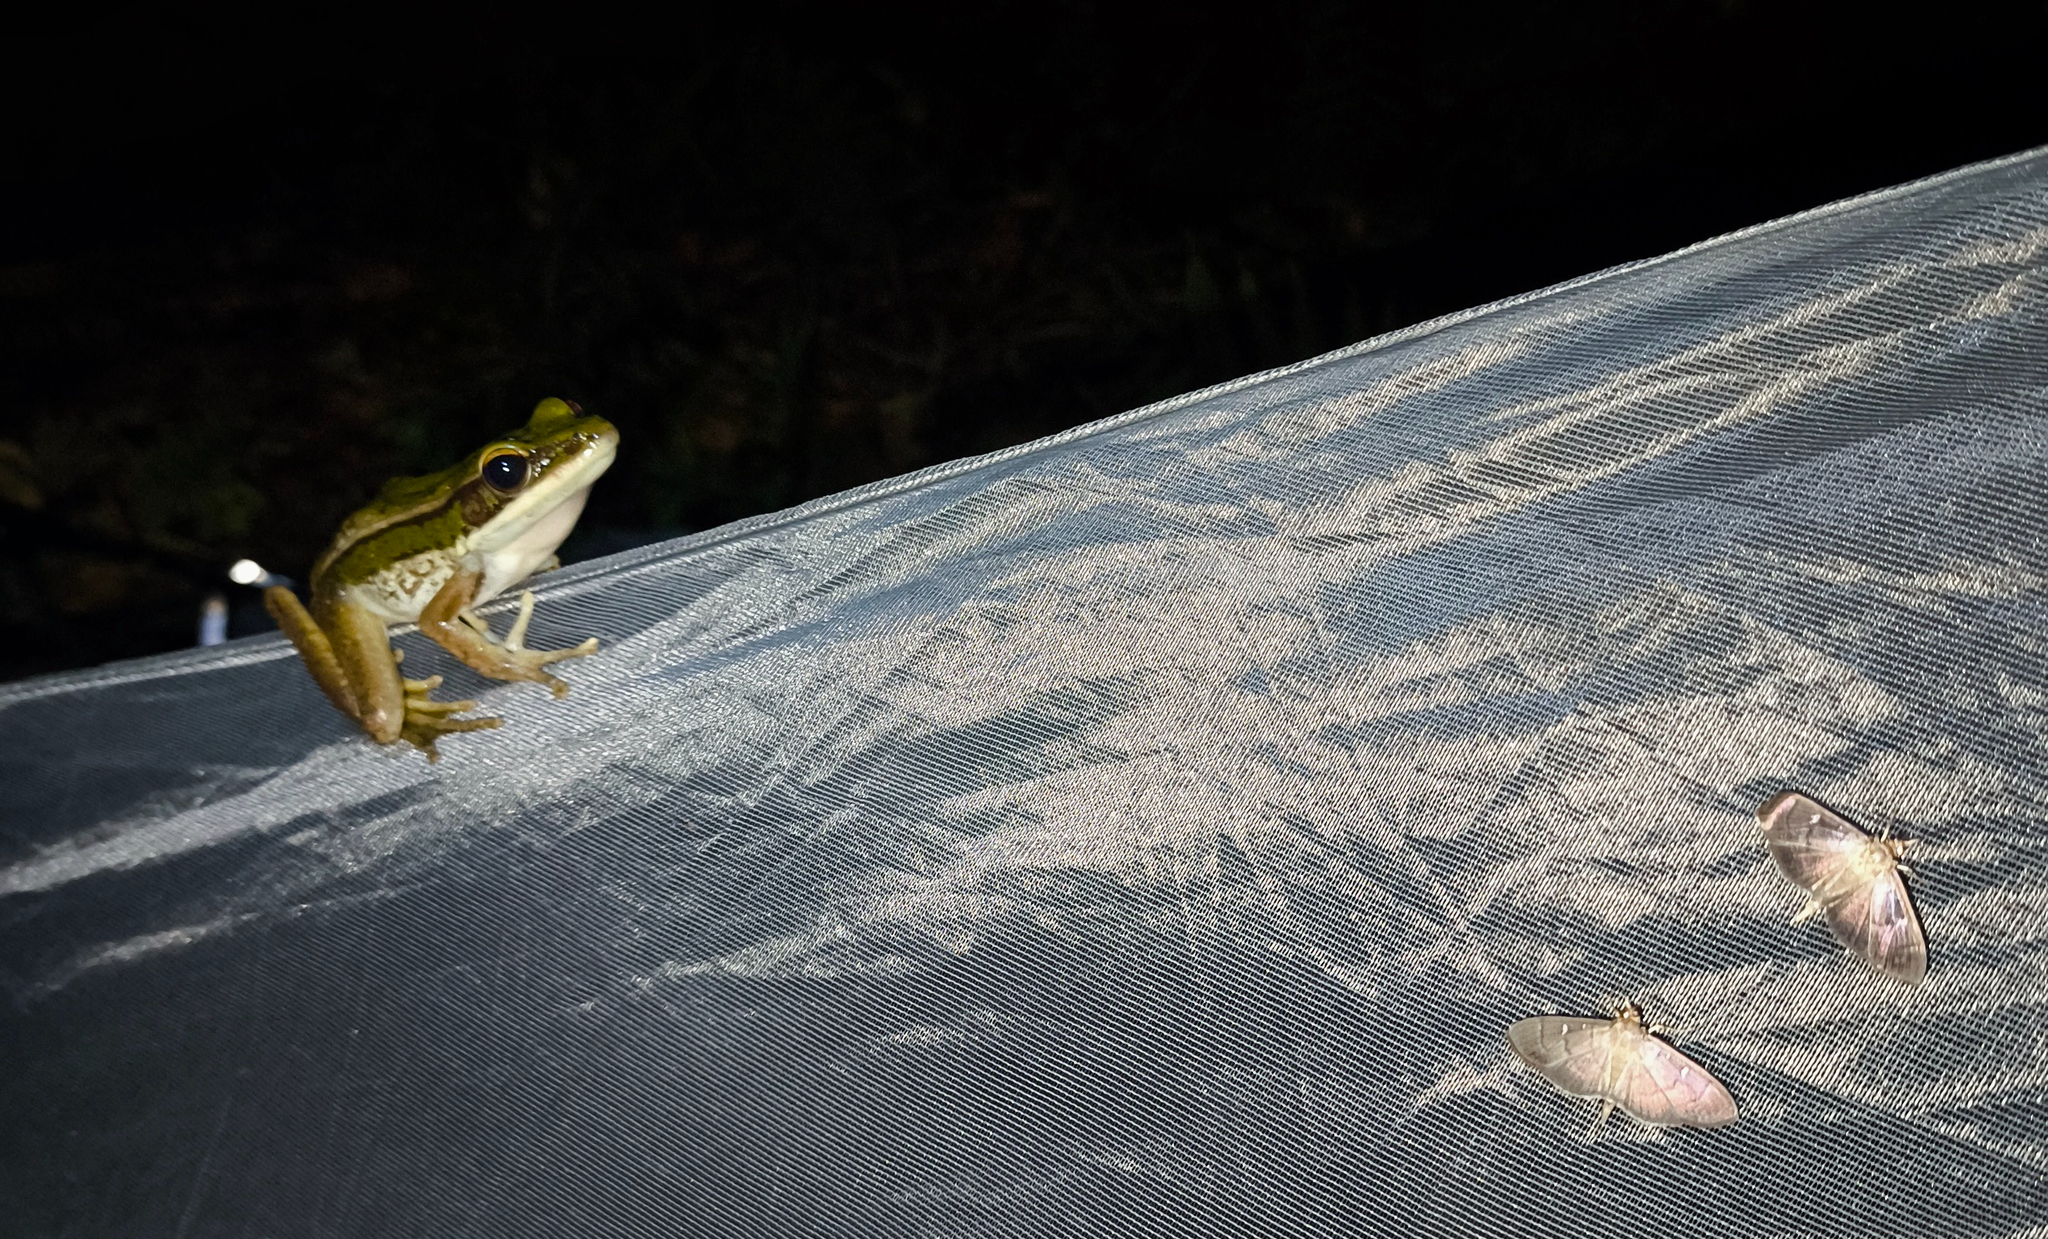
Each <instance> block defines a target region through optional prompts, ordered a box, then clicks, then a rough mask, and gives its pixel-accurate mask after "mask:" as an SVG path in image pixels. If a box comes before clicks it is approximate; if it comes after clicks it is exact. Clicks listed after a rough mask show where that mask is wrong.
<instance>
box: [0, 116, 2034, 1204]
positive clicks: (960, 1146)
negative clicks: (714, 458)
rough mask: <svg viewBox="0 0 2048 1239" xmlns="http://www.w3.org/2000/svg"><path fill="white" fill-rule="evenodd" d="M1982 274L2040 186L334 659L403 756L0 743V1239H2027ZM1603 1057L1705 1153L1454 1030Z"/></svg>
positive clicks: (131, 674)
mask: <svg viewBox="0 0 2048 1239" xmlns="http://www.w3.org/2000/svg"><path fill="white" fill-rule="evenodd" d="M2044 256H2048V152H2036V153H2030V154H2027V155H2022V156H2016V157H2014V158H2012V159H2009V160H2005V161H2002V162H1999V163H1996V164H1990V165H1984V166H1980V167H1976V168H1972V169H1966V170H1964V171H1963V172H1960V173H1956V174H1952V175H1949V176H1946V177H1941V178H1937V179H1935V180H1932V181H1928V182H1923V183H1920V184H1917V185H1912V186H1907V187H1904V188H1902V189H1898V190H1894V191H1890V192H1887V193H1883V194H1879V195H1875V196H1873V197H1870V198H1866V199H1861V200H1858V201H1855V202H1851V203H1846V204H1843V205H1840V206H1836V207H1832V208H1828V209H1825V210H1821V211H1818V212H1814V213H1811V214H1808V215H1805V216H1801V217H1798V218H1795V219H1791V220H1787V221H1783V222H1780V223H1777V224H1772V225H1768V226H1765V227H1761V228H1758V229H1754V230H1752V231H1750V232H1747V233H1743V234H1740V235H1737V236H1733V237H1728V238H1723V239H1721V240H1718V241H1715V242H1712V243H1709V244H1706V245H1703V246H1699V247H1696V248H1694V249H1691V250H1688V251H1685V252H1683V253H1680V254H1676V255H1672V256H1669V257H1667V258H1663V259H1659V260H1656V261H1653V262H1648V263H1644V264H1640V265H1637V266H1634V267H1631V268H1626V269H1622V270H1618V271H1613V272H1608V273H1605V274H1602V275H1599V276H1595V277H1591V278H1588V279H1585V280H1581V281H1578V282H1576V283H1573V284H1570V285H1567V286H1563V287H1560V288H1556V289H1551V290H1548V291H1545V292H1542V293H1539V294H1536V295H1533V296H1530V297H1526V298H1521V299H1518V300H1515V301H1512V302H1508V303H1504V304H1500V305H1496V306H1492V307H1487V308H1485V309H1482V310H1478V311H1474V312H1472V313H1469V314H1464V315H1458V316H1454V317H1452V318H1450V319H1446V320H1442V321H1439V322H1436V323H1431V324H1427V325H1425V326H1423V327H1420V328H1416V329H1413V330H1410V331H1406V332H1402V333H1399V334H1396V335H1393V336H1389V337H1385V338H1382V339H1379V340H1375V341H1371V342H1368V343H1366V344H1363V345H1360V346H1358V347H1356V348H1354V349H1350V350H1347V351H1345V352H1342V353H1339V354H1335V355H1332V356H1329V357H1324V358H1321V359H1318V360H1316V361H1313V362H1309V363H1305V364H1303V365H1300V366H1296V367H1292V368H1290V369H1287V370H1284V371H1279V372H1275V373H1271V374H1266V375H1260V376H1255V377H1253V378H1250V379H1246V380H1243V381H1241V382H1238V383H1234V384H1230V385H1227V386H1225V387H1222V388H1217V389H1214V390H1211V391H1207V392H1202V393H1198V394H1196V395H1193V396H1190V397H1187V398H1184V399H1181V400H1176V401H1172V402H1169V403H1167V404H1164V405H1161V406H1157V407H1154V408H1150V409H1144V410H1139V411H1137V412H1134V413H1131V414H1128V415H1126V416H1123V417H1119V418H1115V419H1112V420H1110V421H1107V422H1103V423H1099V424H1096V425H1093V426H1090V427H1086V428H1084V429H1082V430H1079V431H1076V432H1073V433H1070V434H1066V435H1062V436H1059V437H1057V438H1055V439H1051V440H1048V441H1045V442H1042V443H1037V444H1033V445H1030V446H1027V447H1024V448H1020V449H1017V450H1014V451H1009V452H1004V453H1000V454H997V455H994V456H990V457H985V458H981V459H976V460H969V461H963V462H960V463H957V464H955V465H951V466H947V467H943V468H939V469H935V470H930V471H927V472H925V473H922V474H917V475H913V476H910V477H906V478H902V479H898V480H896V481H893V482H890V483H886V484H881V485H877V486H873V487H869V488H866V489H863V490H859V491H854V492H850V493H848V494H844V495H840V496H836V497H833V498H831V499H827V500H823V501H820V502H817V503H814V504H811V505H808V506H806V507H803V508H799V509H795V510H793V511H790V512H786V513H781V514H778V515H776V516H774V517H770V518H765V519H761V520H758V521H753V522H749V523H746V524H742V525H739V526H735V527H731V528H727V529H723V530H718V531H714V532H712V533H708V534H705V535H702V536H699V537H693V538H689V539H684V540H682V541H678V542H673V543H668V544H665V545H662V546H659V547H654V548H649V549H647V550H644V551H640V552H635V553H632V554H629V555H624V556H616V557H613V558H611V559H609V560H605V561H601V562H598V563H594V564H588V565H583V566H580V567H578V568H576V569H572V570H570V571H567V572H564V573H560V574H557V575H556V576H554V577H551V578H547V579H546V580H545V581H544V583H543V585H542V588H541V590H540V595H541V597H540V607H539V612H538V615H537V618H536V621H535V627H534V633H533V636H532V638H531V641H532V643H533V644H536V645H565V644H568V643H570V642H573V641H575V640H577V639H579V638H582V637H584V636H586V635H591V634H595V635H597V636H598V637H600V638H601V639H602V641H603V643H604V644H603V648H602V649H601V650H600V652H599V653H598V654H597V655H595V656H594V657H591V658H588V659H584V660H581V661H578V662H576V663H573V664H571V665H569V666H568V667H567V669H566V670H565V675H566V676H567V677H568V678H569V679H571V680H572V681H573V684H574V688H573V691H572V692H571V693H570V694H569V696H568V697H567V698H566V699H564V700H562V701H554V700H551V699H549V698H548V696H547V694H546V693H545V692H543V691H541V690H539V689H537V688H535V687H533V686H530V685H520V686H502V685H487V684H484V683H482V682H480V681H477V680H475V679H473V678H470V677H467V676H466V675H465V674H464V673H461V672H460V669H459V668H455V667H453V666H452V665H451V664H452V660H450V659H449V658H447V657H446V656H445V655H443V654H442V653H441V652H440V651H439V650H437V649H435V648H434V647H432V646H431V645H429V644H428V643H426V642H425V641H423V640H422V639H421V638H420V637H419V636H418V635H417V634H407V635H402V636H400V637H399V638H398V644H399V645H400V646H401V647H402V648H403V649H405V651H406V653H407V663H406V666H407V668H408V669H409V670H415V671H416V672H417V670H418V669H431V670H435V671H443V672H446V673H448V674H449V676H450V681H451V684H450V687H451V688H452V689H454V690H456V691H457V692H458V693H460V694H461V695H471V694H472V693H474V694H475V695H480V696H481V697H482V698H483V699H484V704H485V707H486V709H487V710H488V711H489V712H491V713H496V714H500V715H502V716H503V717H504V718H505V720H506V724H505V727H504V729H503V730H501V731H497V732H490V733H483V734H478V735H465V736H456V737H452V738H450V739H449V740H447V741H445V742H444V743H443V745H442V749H443V753H444V757H443V760H442V761H441V762H440V763H439V764H438V765H435V766H429V765H428V764H427V763H426V762H425V761H423V760H421V758H420V757H419V755H418V754H416V753H413V752H411V751H410V750H402V749H395V750H389V751H387V750H382V749H378V748H377V747H376V746H374V745H371V744H370V743H368V742H367V741H364V740H363V739H361V738H360V737H358V736H356V735H355V734H353V733H352V732H351V731H350V730H349V729H348V728H347V727H346V726H345V724H344V721H343V720H342V719H341V718H340V717H339V716H338V715H336V714H335V713H334V712H333V711H332V710H331V709H330V708H329V707H328V706H327V705H326V704H325V702H324V701H323V700H322V699H321V697H320V696H319V695H318V693H317V691H316V690H315V688H314V686H313V684H312V682H311V680H310V679H309V678H308V677H307V676H306V675H305V673H304V671H303V670H302V669H301V668H300V667H299V665H298V664H297V663H296V661H295V660H294V659H293V658H292V656H291V654H290V651H289V650H288V649H287V648H286V647H285V646H284V645H283V644H282V643H281V642H280V641H279V640H277V639H276V638H265V639H252V640H248V641H238V642H234V643H232V644H230V645H228V646H225V647H221V648H219V649H215V650H209V651H204V652H193V653H190V654H184V655H178V656H171V657H165V658H159V659H151V660H147V661H142V662H136V663H128V664H121V665H116V666H112V667H108V668H103V669H100V670H98V671H93V672H88V673H82V674H76V675H69V676H61V677H53V678H46V679H42V680H37V681H30V682H27V683H23V684H19V685H14V686H10V687H8V688H6V689H5V690H0V979H4V983H5V987H6V995H7V998H8V1003H7V1005H6V1006H5V1008H4V1009H0V1063H4V1070H0V1116H4V1121H0V1218H4V1219H5V1221H4V1222H0V1230H5V1231H6V1232H7V1233H10V1234H20V1235H32V1236H59V1235H62V1236H100V1235H107V1236H115V1235H118V1236H169V1237H176V1239H196V1237H200V1236H372V1235H374V1236H387V1235H426V1236H435V1237H437V1239H451V1237H455V1236H478V1237H485V1236H488V1237H491V1239H503V1237H506V1236H529V1235H531V1236H542V1235H546V1236H598V1235H605V1236H653V1235H676V1234H698V1235H818V1234H893V1235H911V1234H916V1235H965V1234H1004V1235H1031V1234H1074V1233H1100V1234H1134V1235H1135V1234H1151V1233H1173V1232H1177V1231H1203V1230H1207V1231H1283V1230H1306V1229H1310V1228H1319V1229H1320V1228H1337V1227H1346V1228H1356V1229H1359V1230H1363V1231H1372V1230H1380V1231H1386V1232H1394V1233H1429V1234H1461V1235H1462V1234H1471V1235H1508V1234H1522V1233H1543V1234H1561V1233H1594V1232H1598V1231H1605V1230H1610V1229H1615V1228H1623V1227H1625V1228H1627V1230H1628V1232H1629V1233H1636V1232H1638V1231H1640V1232H1644V1233H1651V1234H1715V1235H1808V1234H1812V1235H1843V1234H1854V1235H1929V1234H1940V1235H1948V1236H1964V1235H2003V1234H2020V1233H2037V1234H2038V1233H2048V1230H2044V1228H2048V1182H2044V1180H2048V1018H2044V1004H2048V944H2044V938H2048V894H2044V890H2043V879H2044V870H2048V850H2044V848H2043V846H2042V844H2043V841H2044V827H2043V824H2042V823H2043V806H2044V800H2048V751H2044V738H2043V731H2044V724H2048V668H2044V654H2048V614H2044V600H2048V592H2044V573H2048V546H2044V543H2043V538H2044V534H2048V508H2044V505H2043V491H2044V486H2048V469H2044V464H2048V257H2044ZM622 450H623V451H625V452H627V453H630V452H631V451H632V444H631V443H630V442H628V443H626V444H625V445H624V447H623V449H622ZM600 485H602V483H600ZM495 613H496V614H497V615H499V616H502V615H503V614H504V610H503V609H502V608H499V609H497V610H496V612H495ZM444 695H445V690H444ZM1788 786H1789V787H1798V788H1802V789H1804V790H1806V791H1809V792H1811V793H1813V794H1814V795H1816V796H1818V797H1819V798H1820V799H1822V800H1823V801H1825V802H1827V803H1829V804H1831V805H1832V806H1834V807H1835V808H1837V809H1839V810H1841V811H1843V812H1844V813H1846V814H1847V815H1849V816H1850V817H1852V818H1854V819H1856V820H1858V821H1860V822H1862V823H1863V824H1864V825H1865V826H1867V827H1870V828H1872V829H1873V830H1874V829H1878V828H1884V827H1888V828H1891V829H1893V830H1895V831H1896V832H1897V833H1899V834H1901V835H1904V836H1906V837H1909V838H1912V839H1914V840H1916V843H1915V845H1914V850H1913V853H1912V856H1911V860H1912V861H1913V862H1914V865H1915V870H1916V874H1917V876H1916V877H1915V878H1914V879H1913V880H1912V886H1913V891H1914V895H1915V898H1916V900H1917V901H1918V905H1919V907H1920V910H1921V913H1922V915H1923V917H1924V920H1925V925H1926V931H1927V937H1928V941H1929V944H1930V957H1931V961H1932V963H1931V970H1930V973H1929V977H1928V980H1927V982H1926V983H1925V984H1924V985H1922V986H1919V987H1917V988H1914V987H1907V986H1902V985H1898V984H1894V983H1891V982H1888V981H1886V980H1883V979H1882V978H1879V977H1877V976H1875V975H1874V974H1873V973H1871V971H1870V970H1869V969H1868V968H1866V967H1864V966H1863V965H1862V964H1861V963H1859V962H1858V961H1856V960H1855V959H1853V958H1851V957H1850V956H1848V955H1847V954H1846V953H1845V952H1844V951H1843V950H1842V949H1841V948H1840V947H1839V946H1838V945H1836V944H1835V943H1834V942H1833V940H1832V939H1831V938H1830V937H1829V936H1828V933H1827V931H1826V928H1825V927H1824V926H1823V925H1821V924H1818V923H1815V922H1808V923H1805V924H1802V925H1797V926H1794V925H1789V924H1788V923H1787V922H1788V920H1789V919H1790V917H1791V915H1792V914H1793V912H1795V911H1796V910H1797V909H1798V907H1799V905H1800V902H1801V895H1800V893H1799V892H1798V891H1797V890H1795V889H1794V888H1793V887H1792V886H1790V885H1789V884H1788V883H1787V882H1786V881H1785V880H1784V879H1783V878H1782V877H1781V876H1780V875H1779V874H1778V873H1777V872H1776V871H1775V869H1774V868H1772V867H1771V865H1770V864H1769V862H1768V860H1767V858H1766V856H1765V854H1764V849H1763V847H1762V845H1761V839H1760V836H1759V834H1758V831H1757V828H1756V825H1755V823H1754V821H1753V818H1752V814H1753V812H1754V810H1755V808H1756V806H1757V804H1758V803H1759V802H1760V801H1761V800H1762V799H1763V798H1764V797H1765V796H1767V795H1768V794H1770V793H1771V792H1773V791H1775V790H1777V789H1778V788H1781V787H1788ZM1624 996H1625V997H1630V998H1633V999H1635V1000H1636V1001H1637V1002H1639V1003H1640V1004H1641V1005H1642V1007H1643V1008H1644V1010H1645V1011H1646V1013H1647V1014H1648V1016H1649V1017H1650V1018H1651V1019H1654V1020H1658V1021H1661V1022H1664V1023H1667V1024H1671V1025H1674V1026H1675V1027H1676V1028H1677V1029H1678V1031H1676V1032H1674V1033H1673V1034H1672V1039H1673V1040H1674V1042H1675V1043H1676V1044H1678V1045H1679V1046H1680V1047H1681V1048H1683V1049H1684V1050H1685V1051H1686V1052H1687V1053H1688V1054H1690V1055H1692V1056H1693V1057H1694V1058H1695V1059H1697V1061H1699V1062H1700V1063H1701V1064H1702V1065H1704V1066H1705V1067H1706V1068H1707V1069H1708V1070H1710V1071H1712V1072H1713V1073H1714V1074H1716V1075H1717V1076H1719V1078H1721V1079H1722V1080H1723V1081H1725V1082H1726V1084H1727V1085H1728V1087H1729V1089H1730V1090H1731V1091H1732V1092H1733V1094H1734V1095H1735V1097H1736V1099H1737V1101H1738V1103H1739V1105H1740V1106H1741V1109H1742V1118H1741V1120H1740V1122H1738V1123H1737V1124H1736V1125H1735V1126H1733V1127H1730V1128H1725V1129H1721V1130H1717V1131H1670V1130H1664V1129H1652V1128H1646V1127H1644V1126H1642V1125H1640V1124H1637V1123H1635V1122H1633V1121H1632V1120H1629V1119H1626V1118H1623V1117H1619V1116H1617V1117H1616V1118H1615V1119H1614V1120H1611V1121H1610V1122H1609V1123H1608V1124H1607V1125H1606V1126H1605V1127H1603V1128H1602V1129H1600V1131H1599V1133H1598V1134H1597V1136H1591V1137H1589V1135H1588V1128H1589V1125H1590V1123H1591V1120H1592V1116H1593V1113H1594V1109H1595V1107H1594V1106H1593V1105H1592V1104H1591V1103H1588V1102H1585V1101H1580V1100H1574V1099H1570V1098H1567V1097H1564V1096H1562V1095H1561V1094H1559V1093H1557V1092H1556V1091H1555V1090H1553V1089H1551V1088H1550V1087H1549V1086H1547V1085H1546V1084H1544V1083H1543V1082H1542V1081H1541V1080H1539V1079H1537V1078H1536V1077H1535V1076H1533V1075H1531V1074H1530V1073H1528V1072H1527V1071H1525V1070H1523V1069H1522V1068H1520V1067H1519V1066H1517V1065H1516V1064H1515V1063H1514V1062H1513V1060H1512V1059H1511V1057H1510V1055H1509V1054H1508V1052H1507V1048H1506V1046H1505V1044H1504V1043H1503V1041H1502V1030H1503V1028H1504V1027H1505V1026H1506V1025H1507V1024H1508V1023H1509V1022H1510V1021H1512V1020H1515V1019H1518V1018H1521V1017H1524V1016H1528V1015H1533V1014H1537V1013H1542V1012H1547V1011H1562V1012H1577V1013H1582V1014H1598V1013H1599V1012H1600V1010H1601V1008H1602V1006H1603V1003H1604V1002H1605V1001H1606V1000H1608V999H1610V998H1614V997H1624Z"/></svg>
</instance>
